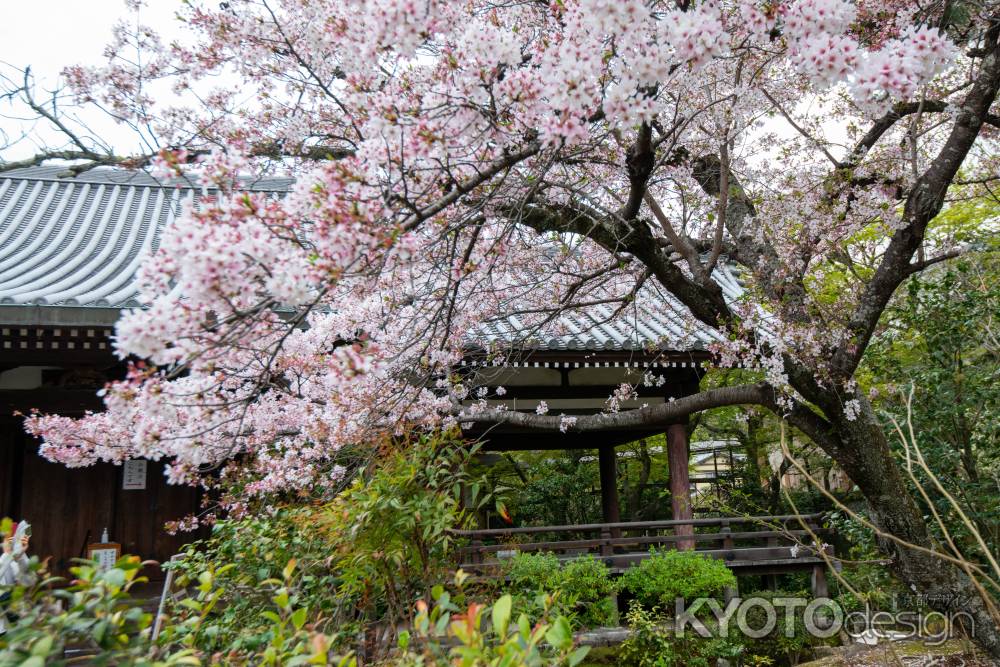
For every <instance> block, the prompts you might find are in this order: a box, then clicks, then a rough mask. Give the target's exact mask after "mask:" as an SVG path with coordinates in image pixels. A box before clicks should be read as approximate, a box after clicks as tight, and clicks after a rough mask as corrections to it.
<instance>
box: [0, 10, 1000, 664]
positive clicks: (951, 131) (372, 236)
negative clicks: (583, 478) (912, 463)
mask: <svg viewBox="0 0 1000 667" xmlns="http://www.w3.org/2000/svg"><path fill="white" fill-rule="evenodd" d="M129 4H130V5H131V6H132V9H133V10H135V12H136V17H139V18H135V17H132V18H130V19H129V20H127V21H123V22H122V23H121V24H120V25H119V26H117V28H116V32H115V40H114V42H113V43H112V44H111V45H110V46H109V47H108V49H107V56H108V62H107V64H106V65H105V66H102V67H96V68H91V67H82V66H74V67H69V68H68V69H67V70H66V72H65V76H66V78H67V81H68V84H69V87H70V91H71V92H72V95H73V96H74V100H75V103H76V104H79V105H83V106H84V107H87V106H91V107H96V108H100V109H102V110H104V111H105V112H107V113H110V114H112V115H113V116H114V117H116V118H117V119H119V120H120V121H121V122H122V123H124V124H126V125H129V126H131V127H132V128H133V129H134V130H135V132H136V133H137V135H139V136H141V138H142V141H143V143H144V145H147V146H149V147H150V149H149V150H148V151H146V152H144V153H138V154H129V155H119V154H116V153H115V152H113V151H112V150H110V148H109V147H107V146H104V145H102V144H100V143H98V142H97V141H96V140H95V139H93V138H91V136H90V134H89V133H88V132H86V131H85V128H83V127H81V126H80V125H78V124H75V123H74V122H73V121H72V119H71V118H69V117H67V116H65V115H60V113H59V112H58V110H57V108H56V105H55V104H45V103H43V102H41V101H39V100H38V99H37V98H36V96H35V94H34V88H33V85H32V82H31V79H30V77H25V78H24V79H23V80H18V83H17V84H16V85H13V86H12V87H10V90H9V91H8V94H9V96H10V99H14V100H18V101H19V103H21V104H24V105H27V106H28V107H29V108H30V109H32V110H33V111H34V113H36V114H37V115H39V116H40V117H42V118H43V119H45V120H47V121H48V122H51V123H53V124H55V125H56V126H57V127H58V128H59V130H60V131H61V132H62V133H63V136H64V137H65V139H66V145H65V146H53V147H52V150H51V151H42V152H40V153H38V154H37V155H35V156H34V157H30V158H28V159H26V160H22V161H18V162H14V161H11V162H8V163H6V165H5V166H4V168H13V167H17V166H25V165H28V164H38V163H40V162H42V161H44V160H46V159H49V158H52V157H62V158H69V159H74V160H76V162H75V163H74V164H73V166H71V167H69V168H68V171H69V172H71V173H79V172H80V171H83V170H86V169H90V168H93V167H95V166H98V165H119V166H129V167H148V168H150V169H151V170H152V171H153V172H154V173H155V174H159V175H162V176H164V177H175V176H180V175H195V176H197V178H199V179H201V181H203V182H205V183H208V184H210V185H211V186H212V187H214V188H217V189H218V191H219V193H220V194H219V196H217V197H215V198H213V199H212V200H210V201H203V202H201V203H200V204H199V205H198V206H194V205H191V206H188V207H187V208H186V210H185V212H184V214H183V215H182V216H181V218H180V219H179V220H178V221H177V222H176V224H175V225H174V226H173V227H172V228H170V229H169V230H167V231H166V232H165V234H164V237H163V240H162V244H161V246H160V248H159V250H158V252H157V253H156V254H155V256H153V257H152V258H151V259H150V260H149V261H148V262H147V263H146V264H145V266H144V268H143V269H142V273H141V285H142V292H143V298H144V300H145V302H146V303H148V307H146V308H144V309H140V310H135V311H133V312H129V313H127V314H125V315H124V317H123V318H122V320H121V322H120V323H119V325H118V328H117V338H116V344H117V347H118V350H119V352H120V353H121V355H123V357H124V356H126V355H134V356H135V357H141V358H144V359H146V360H148V361H149V362H150V364H149V365H147V366H139V365H135V366H133V367H132V370H131V371H130V374H129V376H128V378H127V379H125V380H124V381H121V382H116V383H114V384H112V385H110V386H109V387H108V388H107V389H106V394H105V402H106V404H107V410H106V411H104V412H102V413H99V414H93V415H88V416H87V417H85V418H83V419H79V420H73V419H68V418H64V417H59V416H42V415H35V416H33V417H31V418H30V419H28V422H27V425H28V429H29V430H30V431H31V432H33V433H35V434H37V435H40V436H41V437H43V438H44V441H45V442H44V445H43V453H44V454H45V455H46V456H48V457H49V458H51V459H53V460H57V461H62V462H65V463H66V464H68V465H87V464H90V463H93V462H95V461H98V460H110V461H120V460H122V459H124V458H128V457H134V456H144V457H150V458H155V459H159V458H163V459H166V460H168V461H169V462H170V465H169V474H170V476H171V478H172V479H173V480H174V481H177V482H188V483H195V482H197V481H198V480H199V479H200V477H201V475H202V473H204V472H205V471H206V470H209V469H213V468H216V467H218V466H224V467H225V469H224V472H223V477H224V478H227V477H228V478H231V479H239V480H241V484H240V486H239V487H238V488H239V489H240V494H241V495H238V496H237V495H231V496H228V497H226V498H224V502H225V503H226V504H227V506H228V507H229V509H230V510H231V511H234V512H238V511H240V508H241V507H243V506H244V505H243V503H244V502H245V499H246V498H247V497H252V496H254V495H255V494H263V495H266V494H268V493H270V492H273V491H280V490H286V489H289V488H307V487H310V486H312V485H317V484H330V483H332V482H333V481H335V480H336V479H337V478H338V476H339V475H343V473H344V470H343V468H341V467H340V465H339V463H338V460H339V459H338V452H341V451H342V450H343V448H345V447H353V446H357V445H358V444H359V443H366V442H373V441H377V440H378V439H379V438H382V437H392V436H393V435H394V434H399V433H401V432H403V431H405V430H407V429H426V428H443V427H449V426H453V425H456V424H465V423H479V424H498V423H509V424H517V425H520V426H526V427H529V428H533V429H547V430H553V431H563V432H569V433H573V432H581V431H599V430H603V429H611V428H614V429H621V428H626V427H628V426H632V425H657V424H663V425H665V424H668V423H671V422H674V421H676V420H677V419H679V418H682V417H684V416H685V415H688V414H691V413H693V412H697V411H700V410H705V409H709V408H713V407H718V406H724V405H735V404H748V405H757V406H762V407H763V408H766V409H768V410H771V411H773V412H774V413H775V414H777V415H779V416H780V417H782V418H783V419H785V420H786V421H787V422H788V423H789V424H791V425H793V426H794V427H796V428H797V429H799V430H801V431H802V432H803V433H805V434H806V435H808V437H809V438H811V439H812V440H813V441H815V443H816V444H817V445H818V446H819V447H821V448H822V449H823V450H824V451H825V452H826V453H827V454H829V455H830V456H831V457H832V458H833V459H834V460H835V461H837V463H838V464H839V465H840V466H842V467H843V469H844V470H845V471H846V472H847V474H848V475H849V476H850V477H851V479H852V480H853V481H854V482H855V483H856V484H857V486H858V487H859V489H860V490H861V492H862V493H863V494H864V496H865V497H866V498H867V500H868V502H869V510H870V516H871V517H872V519H873V521H874V522H875V524H876V525H877V526H878V527H879V529H880V530H881V531H884V533H885V534H887V535H892V536H894V538H895V539H888V538H887V539H884V540H883V546H884V548H885V550H886V552H887V554H889V555H890V556H891V557H892V566H893V568H894V569H895V571H896V572H897V574H898V575H899V576H900V577H901V578H902V580H903V581H905V582H906V583H907V584H909V585H910V586H912V587H913V588H914V589H915V590H918V591H920V592H921V593H924V594H927V595H928V596H930V599H931V600H933V601H934V602H935V604H937V605H938V607H939V608H940V609H941V610H942V611H964V612H969V613H971V614H972V615H973V617H974V618H975V621H976V638H977V640H978V641H979V642H980V643H981V644H982V645H983V646H984V647H986V648H987V649H988V650H989V651H990V652H992V653H993V654H994V655H1000V634H998V632H997V629H996V628H997V624H996V609H993V608H990V606H989V603H988V602H983V601H981V600H980V598H979V597H977V596H976V593H975V590H974V588H973V584H972V583H971V582H970V580H969V578H967V577H966V576H965V574H963V573H962V572H961V571H959V570H958V569H957V568H955V567H952V566H951V565H949V564H947V563H946V562H945V561H942V560H941V559H940V558H939V557H937V556H936V555H934V554H933V553H931V552H930V551H928V550H920V549H914V548H908V547H905V546H901V545H902V544H903V543H906V544H913V545H921V546H923V545H927V544H929V541H930V535H929V533H928V528H927V526H926V524H925V522H924V520H923V517H922V516H921V512H920V510H919V509H918V506H917V504H916V503H915V502H914V500H913V499H912V498H911V497H910V496H909V495H908V494H907V492H906V486H905V484H904V479H903V475H902V473H901V471H900V468H899V467H898V465H897V463H896V462H895V461H894V460H893V457H892V455H891V453H890V448H889V445H888V442H887V440H886V436H885V434H884V433H883V430H882V427H881V425H880V424H879V421H878V420H877V418H876V415H875V414H874V411H873V409H872V407H871V405H870V403H869V400H868V397H867V396H866V392H865V388H864V387H862V386H859V383H858V381H857V380H856V379H855V374H856V371H857V369H858V366H859V364H860V363H861V361H862V357H863V355H864V353H865V350H866V348H867V346H868V344H869V342H870V341H871V339H872V337H873V336H875V335H877V334H878V331H879V326H880V318H881V316H882V313H883V311H884V309H885V307H886V305H887V303H888V302H889V300H890V299H891V298H892V296H893V294H894V292H895V291H896V289H897V287H898V286H899V285H900V284H901V283H902V282H903V281H905V280H906V279H907V277H909V276H911V275H913V274H914V273H915V272H918V271H921V270H923V269H925V268H926V267H928V266H930V265H932V264H934V263H936V262H940V261H944V260H947V259H948V258H950V257H953V256H955V254H956V253H958V252H960V250H961V248H959V247H956V246H955V245H954V244H952V243H950V240H949V239H948V238H947V237H946V236H942V235H936V234H934V233H933V230H934V226H933V221H934V219H935V217H936V216H937V215H938V213H939V212H940V211H941V210H942V209H943V208H944V207H945V206H946V205H947V203H948V201H949V198H952V197H955V196H962V197H975V196H991V195H990V194H989V193H990V192H991V190H990V186H991V185H992V184H993V183H995V181H996V180H997V179H998V176H997V173H998V170H997V158H996V155H997V154H998V153H997V150H996V148H997V146H996V136H997V134H996V131H997V128H998V127H1000V117H998V116H997V115H996V114H995V113H994V112H993V111H992V107H993V105H994V103H995V100H996V97H997V91H998V88H1000V11H998V9H997V7H996V6H995V5H994V4H992V3H990V2H988V1H986V0H923V1H920V2H917V1H916V0H879V1H874V0H858V1H857V2H848V1H846V0H766V1H761V0H718V1H715V2H712V1H708V0H704V1H696V0H676V2H673V1H672V2H665V1H664V2H661V1H658V0H619V1H617V2H610V1H608V0H552V1H551V2H545V1H541V0H520V1H514V2H495V1H490V0H466V1H463V2H446V1H443V0H367V1H362V0H231V1H229V2H223V3H221V4H218V5H217V4H216V3H214V2H213V3H203V2H198V1H196V0H193V1H192V2H190V3H186V4H185V6H184V8H183V9H182V10H181V12H180V14H179V20H181V21H183V22H184V25H185V27H186V31H185V38H184V39H183V40H179V41H176V42H174V43H169V44H167V43H163V41H161V39H160V37H159V36H158V34H157V32H156V30H155V29H154V28H153V27H150V26H145V25H143V24H142V23H141V7H140V5H141V3H140V2H136V1H135V0H132V1H131V2H130V3H129ZM60 99H62V98H60ZM276 171H281V172H290V173H293V174H294V175H295V177H296V184H295V186H294V188H293V189H292V190H291V191H290V192H289V193H288V194H287V196H285V197H283V198H275V197H273V196H269V195H266V194H262V193H254V192H248V191H244V189H242V187H243V186H242V184H244V183H245V182H246V175H247V174H254V173H273V172H276ZM731 267H736V269H737V270H738V271H739V272H740V275H741V277H742V278H743V280H744V281H745V283H746V294H745V297H744V298H743V299H741V300H739V301H736V302H734V301H732V300H727V299H726V298H725V296H724V293H723V290H722V288H721V286H720V284H719V282H718V277H719V275H720V273H721V272H724V271H729V270H730V269H731ZM832 276H838V280H837V281H836V285H837V289H836V290H833V291H831V290H828V289H823V286H824V285H828V284H829V283H830V280H831V277H832ZM667 295H669V296H670V297H672V298H673V299H676V300H678V301H680V302H681V303H682V304H683V305H684V306H685V307H686V308H687V310H688V313H687V317H689V318H690V320H691V322H692V323H697V324H698V326H707V327H711V328H713V329H715V330H717V331H718V332H719V333H720V339H722V340H725V341H726V342H724V343H720V344H718V345H717V346H716V347H715V348H714V349H713V350H712V351H713V353H714V355H715V363H716V364H718V365H719V366H729V367H732V366H740V367H744V368H747V369H756V370H758V371H759V377H760V381H759V382H754V383H750V384H743V385H737V386H725V387H720V388H713V389H709V390H706V391H703V392H701V393H698V394H695V395H692V396H688V397H684V398H679V399H677V400H675V401H672V402H668V403H663V404H658V405H651V406H648V407H644V408H639V409H632V410H624V409H622V410H615V409H609V410H608V411H607V412H605V413H602V414H598V415H593V416H578V417H573V418H569V417H566V416H565V415H558V414H547V413H546V411H545V410H542V409H540V410H538V411H537V412H536V413H523V412H513V411H504V410H500V409H496V408H491V407H489V405H487V403H486V400H485V399H486V398H488V397H489V396H490V394H489V391H490V390H488V389H486V388H477V387H471V386H467V383H466V382H465V381H464V380H463V379H462V378H461V377H460V376H459V375H457V374H456V373H455V367H456V364H457V363H458V362H459V361H460V360H461V359H462V357H463V355H464V354H466V353H467V352H468V348H469V344H470V341H475V340H476V332H477V330H478V329H479V327H481V326H483V324H484V323H487V322H489V321H491V320H496V319H501V318H503V317H506V316H508V315H510V314H515V313H516V314H518V315H519V316H520V317H521V318H522V319H523V320H524V321H525V322H528V323H530V326H531V327H533V329H534V331H535V333H536V335H537V336H539V337H542V336H545V335H547V334H550V333H552V331H553V327H555V326H556V323H557V322H558V318H557V317H555V315H556V314H558V313H559V312H565V311H568V310H574V309H582V308H587V307H588V306H592V305H594V304H616V305H617V307H616V311H615V312H616V317H620V318H622V319H627V318H628V317H629V316H630V314H631V313H633V312H634V311H633V310H632V307H633V306H634V304H635V303H636V302H637V301H642V302H644V303H651V304H656V303H659V302H664V301H665V299H666V298H667ZM485 352H486V353H488V354H490V355H495V356H496V357H503V356H504V355H509V354H512V351H511V350H504V349H502V348H493V349H489V350H486V351H485ZM638 384H639V383H637V385H638ZM641 392H642V386H627V387H624V388H622V390H621V391H620V393H621V394H622V395H626V394H627V395H634V394H635V393H639V395H641ZM619 398H620V397H619ZM619 402H620V401H615V400H614V397H611V400H609V405H611V406H612V408H613V407H615V406H617V405H618V403H619ZM234 457H236V458H237V459H238V461H239V464H238V465H237V464H235V463H232V461H234Z"/></svg>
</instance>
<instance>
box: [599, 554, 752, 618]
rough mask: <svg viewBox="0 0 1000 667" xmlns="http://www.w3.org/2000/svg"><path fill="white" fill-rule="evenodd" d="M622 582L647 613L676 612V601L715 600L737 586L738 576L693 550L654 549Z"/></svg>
mask: <svg viewBox="0 0 1000 667" xmlns="http://www.w3.org/2000/svg"><path fill="white" fill-rule="evenodd" d="M619 583H620V586H621V589H622V590H625V591H628V592H629V593H631V594H632V595H633V596H634V597H635V599H636V601H637V602H638V603H639V604H641V605H642V606H643V607H645V608H646V609H647V610H651V609H653V608H656V607H658V608H660V609H664V610H673V609H674V605H675V600H676V599H677V598H683V599H684V600H686V601H689V602H690V601H691V600H693V599H694V598H702V597H716V596H718V595H720V594H721V593H722V592H723V590H724V589H725V588H726V587H728V586H735V585H736V577H735V576H734V575H733V573H732V572H731V571H730V570H729V568H728V567H726V564H725V563H723V562H722V561H720V560H716V559H714V558H710V557H707V556H703V555H701V554H699V553H697V552H694V551H676V550H670V551H657V550H656V549H651V550H650V552H649V558H647V559H645V560H643V561H642V562H641V563H639V564H638V565H635V566H632V567H630V568H629V569H628V570H626V571H625V573H624V574H623V575H622V578H621V581H620V582H619Z"/></svg>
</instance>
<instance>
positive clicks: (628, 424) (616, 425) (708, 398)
mask: <svg viewBox="0 0 1000 667" xmlns="http://www.w3.org/2000/svg"><path fill="white" fill-rule="evenodd" d="M742 404H757V405H765V406H770V405H776V398H775V395H774V388H773V387H771V386H769V385H766V384H763V383H761V384H751V385H740V386H737V387H720V388H717V389H709V390H707V391H703V392H700V393H697V394H692V395H690V396H684V397H682V398H678V399H676V400H673V401H670V402H668V403H659V404H656V405H650V406H647V407H644V408H635V409H632V410H626V411H623V412H614V413H601V414H596V415H579V416H575V417H573V418H570V419H571V420H572V419H574V418H575V420H576V421H575V422H570V423H571V425H569V424H568V423H567V422H566V421H565V419H566V418H565V417H564V416H562V415H538V414H535V413H533V412H531V413H527V412H516V411H514V410H501V409H496V408H490V409H486V410H475V411H472V410H471V409H470V408H467V407H465V408H462V409H461V411H459V412H458V413H457V414H456V419H458V420H459V421H461V422H463V423H472V424H484V425H500V424H506V425H510V426H520V427H524V428H530V429H538V430H543V431H558V430H564V431H565V430H568V431H572V432H591V431H608V430H615V429H622V428H638V427H642V426H646V427H658V426H667V425H669V424H675V423H677V422H678V421H679V420H682V419H684V418H685V417H687V416H688V415H691V414H694V413H695V412H700V411H702V410H709V409H711V408H719V407H724V406H727V405H742Z"/></svg>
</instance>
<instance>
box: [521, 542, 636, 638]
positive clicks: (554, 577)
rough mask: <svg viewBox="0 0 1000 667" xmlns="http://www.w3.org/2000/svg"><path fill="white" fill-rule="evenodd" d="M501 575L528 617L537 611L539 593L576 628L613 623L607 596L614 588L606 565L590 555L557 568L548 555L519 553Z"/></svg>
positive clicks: (555, 561) (611, 605) (611, 609)
mask: <svg viewBox="0 0 1000 667" xmlns="http://www.w3.org/2000/svg"><path fill="white" fill-rule="evenodd" d="M503 572H504V575H505V577H506V579H507V580H508V584H507V585H506V586H505V587H504V589H505V590H506V591H508V592H510V593H511V594H513V596H514V600H515V604H516V607H517V608H518V609H521V610H524V611H526V612H528V613H529V615H530V614H531V613H537V612H538V611H539V602H538V601H539V599H540V598H539V594H549V595H550V596H551V597H552V599H553V600H554V602H553V604H554V605H555V606H556V607H557V608H558V609H559V611H560V612H561V613H563V614H565V615H566V616H568V617H569V618H570V619H571V620H572V621H573V624H574V625H575V626H577V627H585V628H593V627H599V626H606V625H611V624H613V623H614V622H615V620H616V616H617V610H616V609H615V605H614V603H613V602H612V599H611V596H612V595H614V593H615V592H616V590H617V588H616V586H615V584H614V582H613V581H612V580H611V573H610V572H609V571H608V568H607V566H605V565H604V563H602V562H601V561H599V560H596V559H595V558H593V557H592V556H587V557H584V558H577V559H574V560H571V561H569V562H568V563H566V564H565V565H561V564H560V562H559V559H558V558H557V557H556V555H555V554H552V553H537V554H536V553H520V554H517V555H516V556H514V557H513V558H511V559H510V560H509V561H507V562H506V563H505V566H504V570H503ZM541 599H545V597H544V595H543V597H542V598H541Z"/></svg>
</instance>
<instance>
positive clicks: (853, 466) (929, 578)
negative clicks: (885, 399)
mask: <svg viewBox="0 0 1000 667" xmlns="http://www.w3.org/2000/svg"><path fill="white" fill-rule="evenodd" d="M861 403H862V409H861V414H860V415H858V417H857V418H856V419H855V420H853V421H849V420H847V419H846V418H845V417H844V416H843V415H837V418H836V419H835V420H834V424H835V428H836V431H837V433H836V434H837V435H838V436H839V440H840V441H841V443H842V448H841V451H839V452H838V453H836V454H835V455H834V459H835V460H836V461H837V463H839V464H840V465H841V466H842V467H843V468H844V470H845V472H847V474H848V475H849V476H850V478H851V479H852V480H853V481H854V482H855V483H856V484H857V485H858V488H859V489H860V490H861V492H862V493H863V494H864V496H865V499H866V500H867V502H868V508H869V516H870V518H871V520H872V523H874V524H875V525H876V526H878V528H879V529H880V530H882V531H884V532H885V533H888V534H891V535H894V536H896V537H897V538H899V539H901V540H904V541H905V542H908V543H910V544H916V545H919V546H922V547H930V548H934V545H933V544H932V537H931V534H930V531H929V530H928V526H927V523H926V521H925V519H924V516H923V512H921V511H920V508H919V507H918V506H917V504H916V502H914V500H913V497H912V496H911V495H910V492H909V489H908V488H907V485H906V482H905V480H904V477H903V472H902V469H901V468H900V466H899V464H898V463H897V461H896V460H895V459H894V458H893V456H892V452H891V449H890V447H889V442H888V440H887V439H886V437H885V433H884V431H883V430H882V426H881V425H880V424H879V423H878V421H877V419H876V418H875V414H874V411H873V410H872V408H871V405H870V404H869V403H868V402H867V401H865V400H863V399H862V400H861ZM879 545H880V547H881V548H882V550H883V551H884V552H885V553H886V554H888V555H890V556H891V557H892V569H893V571H894V572H895V573H896V575H897V576H898V577H899V578H900V579H901V580H902V581H903V582H904V583H905V584H906V585H907V586H910V587H911V588H912V589H913V590H915V591H916V592H918V593H920V594H921V595H923V596H926V599H927V603H928V605H929V606H930V607H931V608H932V609H935V610H936V611H939V612H941V613H943V614H945V615H949V614H960V613H962V614H968V615H969V616H971V617H972V619H973V621H974V623H975V628H974V629H975V641H976V643H977V644H978V645H979V646H980V647H982V648H983V649H984V650H985V651H988V652H989V653H990V654H991V655H993V656H994V657H1000V628H998V627H997V624H996V621H995V620H994V619H993V617H992V616H991V615H990V613H989V610H988V609H987V608H986V605H985V603H984V602H983V600H982V599H981V598H980V597H979V594H978V593H977V591H976V589H975V587H974V586H973V584H972V582H971V581H970V580H969V579H968V577H967V576H966V575H965V574H964V573H963V572H961V571H960V570H959V569H958V568H957V567H955V566H953V565H951V564H949V563H947V562H946V561H944V560H942V559H940V558H937V557H935V556H933V555H931V554H927V553H923V552H920V551H917V550H915V549H910V548H906V547H903V546H901V545H899V544H897V543H895V542H893V541H892V540H888V539H882V538H880V539H879Z"/></svg>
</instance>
